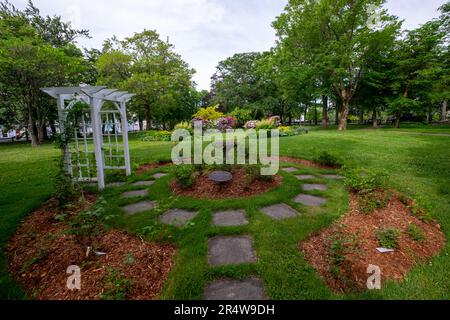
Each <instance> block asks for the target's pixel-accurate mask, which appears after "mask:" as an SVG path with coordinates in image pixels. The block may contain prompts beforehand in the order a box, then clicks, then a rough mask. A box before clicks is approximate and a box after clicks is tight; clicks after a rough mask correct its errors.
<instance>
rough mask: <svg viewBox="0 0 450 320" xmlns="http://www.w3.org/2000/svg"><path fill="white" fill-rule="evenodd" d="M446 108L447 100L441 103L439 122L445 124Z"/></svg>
mask: <svg viewBox="0 0 450 320" xmlns="http://www.w3.org/2000/svg"><path fill="white" fill-rule="evenodd" d="M447 107H448V100H444V102H442V110H441V121H442V122H447V121H448V120H447Z"/></svg>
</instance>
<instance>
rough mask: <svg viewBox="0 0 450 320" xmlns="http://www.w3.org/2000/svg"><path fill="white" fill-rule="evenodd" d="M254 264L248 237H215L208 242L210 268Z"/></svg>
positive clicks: (251, 245)
mask: <svg viewBox="0 0 450 320" xmlns="http://www.w3.org/2000/svg"><path fill="white" fill-rule="evenodd" d="M253 262H256V255H255V252H254V251H253V241H252V238H251V237H250V236H236V237H235V236H232V237H222V236H220V237H215V238H211V239H209V241H208V263H209V265H210V266H223V265H230V264H231V265H236V264H242V263H253Z"/></svg>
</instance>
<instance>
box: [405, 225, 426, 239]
mask: <svg viewBox="0 0 450 320" xmlns="http://www.w3.org/2000/svg"><path fill="white" fill-rule="evenodd" d="M407 232H408V236H409V237H410V238H411V239H412V240H414V241H424V240H425V234H424V232H423V230H422V229H421V228H420V227H419V226H418V225H416V224H414V223H410V224H409V225H408V230H407Z"/></svg>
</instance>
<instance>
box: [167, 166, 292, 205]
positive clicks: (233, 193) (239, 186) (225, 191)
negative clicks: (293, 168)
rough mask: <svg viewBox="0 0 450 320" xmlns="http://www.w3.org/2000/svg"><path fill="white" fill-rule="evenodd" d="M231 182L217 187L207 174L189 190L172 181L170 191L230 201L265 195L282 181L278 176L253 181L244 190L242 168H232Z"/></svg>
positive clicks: (199, 178)
mask: <svg viewBox="0 0 450 320" xmlns="http://www.w3.org/2000/svg"><path fill="white" fill-rule="evenodd" d="M231 173H232V174H233V180H231V181H230V182H229V183H228V184H225V185H223V186H219V185H217V184H216V183H214V182H213V181H211V180H210V179H209V178H208V173H204V174H202V175H200V176H199V177H198V178H197V179H196V180H195V182H194V184H193V186H192V187H191V188H190V189H183V188H182V187H181V185H180V184H179V183H178V182H177V181H174V182H173V183H172V184H171V186H172V191H173V192H174V193H175V194H177V195H183V196H189V197H193V198H203V199H204V198H208V199H225V198H228V199H231V198H242V197H251V196H255V195H258V194H262V193H265V192H267V191H269V190H270V189H272V188H275V187H277V186H279V185H281V183H282V181H283V179H282V178H281V177H280V176H274V178H273V180H272V181H262V180H259V179H254V180H253V181H252V182H251V183H249V184H248V188H246V183H245V179H246V172H245V169H244V168H234V169H233V171H232V172H231Z"/></svg>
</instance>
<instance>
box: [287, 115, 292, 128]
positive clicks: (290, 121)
mask: <svg viewBox="0 0 450 320" xmlns="http://www.w3.org/2000/svg"><path fill="white" fill-rule="evenodd" d="M288 121H289V125H290V126H292V114H289V120H288Z"/></svg>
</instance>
